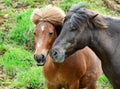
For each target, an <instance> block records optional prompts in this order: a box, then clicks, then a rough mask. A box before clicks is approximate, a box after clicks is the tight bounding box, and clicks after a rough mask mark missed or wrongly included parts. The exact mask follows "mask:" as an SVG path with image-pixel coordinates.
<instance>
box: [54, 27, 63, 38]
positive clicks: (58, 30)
mask: <svg viewBox="0 0 120 89" xmlns="http://www.w3.org/2000/svg"><path fill="white" fill-rule="evenodd" d="M61 29H62V26H61V25H57V26H55V30H56V32H57V36H58V35H59V34H60V32H61Z"/></svg>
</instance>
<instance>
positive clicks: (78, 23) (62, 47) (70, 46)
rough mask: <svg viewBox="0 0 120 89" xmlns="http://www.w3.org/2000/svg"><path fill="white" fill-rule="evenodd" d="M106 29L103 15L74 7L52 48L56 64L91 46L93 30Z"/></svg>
mask: <svg viewBox="0 0 120 89" xmlns="http://www.w3.org/2000/svg"><path fill="white" fill-rule="evenodd" d="M105 27H106V24H105V22H104V19H103V18H102V17H101V15H100V16H99V15H98V14H97V13H95V12H93V11H90V10H87V9H85V8H81V6H79V5H75V6H73V7H72V8H71V9H70V11H69V12H68V13H67V15H66V17H65V20H64V24H63V28H62V31H61V33H60V35H59V36H58V38H57V39H56V41H55V42H54V44H53V46H52V49H51V51H50V54H51V56H52V57H53V59H55V60H56V62H59V63H60V62H63V61H64V59H65V58H66V57H68V56H70V55H71V54H73V53H74V52H76V51H77V50H79V49H82V48H84V47H85V46H87V45H89V44H90V42H91V41H92V38H93V37H92V35H93V33H92V30H94V29H98V28H99V29H102V28H105ZM94 31H95V30H94Z"/></svg>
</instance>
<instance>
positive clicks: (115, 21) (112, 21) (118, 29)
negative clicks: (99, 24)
mask: <svg viewBox="0 0 120 89" xmlns="http://www.w3.org/2000/svg"><path fill="white" fill-rule="evenodd" d="M105 20H106V22H107V25H108V30H109V31H110V32H112V35H116V34H115V33H119V34H120V18H116V17H105ZM113 33H114V34H113Z"/></svg>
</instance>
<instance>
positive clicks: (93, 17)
mask: <svg viewBox="0 0 120 89" xmlns="http://www.w3.org/2000/svg"><path fill="white" fill-rule="evenodd" d="M97 16H98V14H95V15H94V16H92V17H91V18H90V19H94V18H95V17H97Z"/></svg>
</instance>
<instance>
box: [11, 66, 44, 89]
mask: <svg viewBox="0 0 120 89" xmlns="http://www.w3.org/2000/svg"><path fill="white" fill-rule="evenodd" d="M12 86H13V87H15V88H22V87H24V88H25V87H28V88H32V89H45V87H46V86H45V79H44V76H43V74H42V68H41V67H31V68H30V69H29V70H28V71H25V72H22V73H19V74H18V75H17V76H16V79H15V80H14V82H13V83H12Z"/></svg>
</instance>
